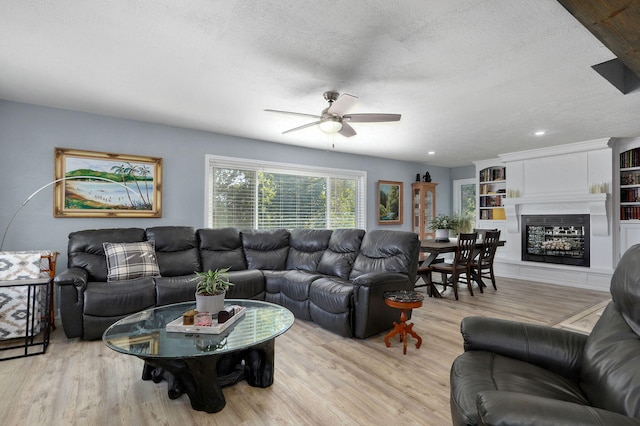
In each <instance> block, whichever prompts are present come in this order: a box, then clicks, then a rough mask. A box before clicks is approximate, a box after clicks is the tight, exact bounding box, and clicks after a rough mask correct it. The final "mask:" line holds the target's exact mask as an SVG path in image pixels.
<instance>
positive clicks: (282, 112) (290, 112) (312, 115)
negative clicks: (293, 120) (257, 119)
mask: <svg viewBox="0 0 640 426" xmlns="http://www.w3.org/2000/svg"><path fill="white" fill-rule="evenodd" d="M265 111H267V112H278V113H280V114H290V115H301V116H303V117H313V118H320V116H319V115H315V114H305V113H304V112H293V111H281V110H279V109H265Z"/></svg>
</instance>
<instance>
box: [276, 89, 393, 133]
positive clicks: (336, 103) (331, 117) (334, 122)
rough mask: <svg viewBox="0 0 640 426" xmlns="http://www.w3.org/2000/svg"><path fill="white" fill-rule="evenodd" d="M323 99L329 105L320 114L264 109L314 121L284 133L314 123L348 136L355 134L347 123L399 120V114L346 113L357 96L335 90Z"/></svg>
mask: <svg viewBox="0 0 640 426" xmlns="http://www.w3.org/2000/svg"><path fill="white" fill-rule="evenodd" d="M324 99H325V100H326V101H327V102H329V106H328V107H327V108H325V109H323V110H322V113H321V114H320V115H314V114H305V113H302V112H292V111H280V110H277V109H265V111H269V112H278V113H282V114H293V115H301V116H303V117H312V118H315V119H316V121H314V122H312V123H307V124H303V125H302V126H298V127H294V128H293V129H289V130H285V131H284V132H282V134H283V135H284V134H285V133H290V132H295V131H296V130H302V129H306V128H307V127H311V126H315V125H316V124H317V125H318V127H320V130H322V131H323V132H325V133H340V134H341V135H342V136H344V137H347V138H350V137H351V136H355V135H356V131H355V130H354V129H353V127H351V126H350V125H349V123H380V122H385V121H400V114H346V112H347V111H349V110H350V109H351V108H352V107H353V106H354V105H355V104H356V102H358V97H357V96H353V95H349V94H348V93H343V94H342V95H340V94H338V93H337V92H324Z"/></svg>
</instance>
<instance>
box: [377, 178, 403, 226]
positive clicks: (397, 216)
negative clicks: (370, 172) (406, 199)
mask: <svg viewBox="0 0 640 426" xmlns="http://www.w3.org/2000/svg"><path fill="white" fill-rule="evenodd" d="M402 191H403V187H402V182H391V181H387V180H379V181H378V224H379V225H401V224H402Z"/></svg>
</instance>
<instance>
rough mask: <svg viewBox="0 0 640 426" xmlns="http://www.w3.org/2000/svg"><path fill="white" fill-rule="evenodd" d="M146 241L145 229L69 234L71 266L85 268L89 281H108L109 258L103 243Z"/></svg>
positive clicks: (120, 229) (118, 229)
mask: <svg viewBox="0 0 640 426" xmlns="http://www.w3.org/2000/svg"><path fill="white" fill-rule="evenodd" d="M141 241H145V232H144V229H140V228H117V229H91V230H85V231H77V232H72V233H71V234H69V244H68V261H67V266H68V267H69V268H83V269H85V270H86V271H87V272H88V273H89V281H107V259H106V257H105V254H104V249H103V245H102V244H103V243H105V242H110V243H135V242H141Z"/></svg>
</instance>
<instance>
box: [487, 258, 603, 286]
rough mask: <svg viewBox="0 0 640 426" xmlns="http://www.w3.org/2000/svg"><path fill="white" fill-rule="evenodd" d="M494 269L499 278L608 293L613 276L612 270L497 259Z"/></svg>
mask: <svg viewBox="0 0 640 426" xmlns="http://www.w3.org/2000/svg"><path fill="white" fill-rule="evenodd" d="M494 269H495V274H496V275H497V276H500V277H505V278H513V279H519V280H529V281H538V282H543V283H547V284H556V285H563V286H569V287H577V288H584V289H589V290H599V291H606V292H608V291H609V287H610V284H611V276H612V275H613V270H603V269H595V268H584V267H580V266H568V265H554V264H548V263H538V262H522V261H513V260H507V259H498V258H496V259H495V261H494Z"/></svg>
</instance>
